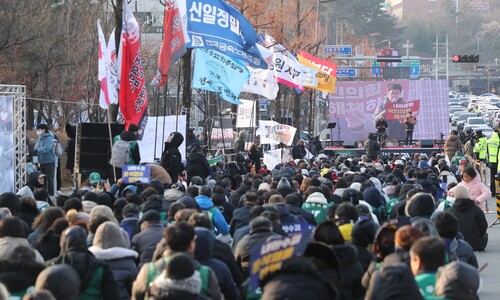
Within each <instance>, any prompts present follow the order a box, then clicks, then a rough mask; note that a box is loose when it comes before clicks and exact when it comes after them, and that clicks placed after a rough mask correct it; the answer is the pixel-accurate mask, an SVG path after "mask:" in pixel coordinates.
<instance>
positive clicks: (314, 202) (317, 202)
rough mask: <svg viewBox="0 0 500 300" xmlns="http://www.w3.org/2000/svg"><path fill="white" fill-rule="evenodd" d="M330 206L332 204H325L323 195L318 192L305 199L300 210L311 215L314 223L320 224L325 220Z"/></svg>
mask: <svg viewBox="0 0 500 300" xmlns="http://www.w3.org/2000/svg"><path fill="white" fill-rule="evenodd" d="M332 205H333V204H332V203H328V202H327V200H326V197H325V195H323V193H322V192H320V191H318V192H314V193H312V194H310V195H309V197H307V199H306V202H305V203H304V204H302V208H303V209H305V210H307V211H308V212H310V213H312V214H313V215H314V218H315V220H316V223H317V224H321V223H323V222H324V221H325V220H326V213H327V211H328V208H330V206H332Z"/></svg>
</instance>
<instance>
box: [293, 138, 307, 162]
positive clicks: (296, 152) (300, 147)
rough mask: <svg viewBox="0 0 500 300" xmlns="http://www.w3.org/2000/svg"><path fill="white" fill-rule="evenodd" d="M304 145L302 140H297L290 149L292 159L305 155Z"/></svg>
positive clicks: (301, 157)
mask: <svg viewBox="0 0 500 300" xmlns="http://www.w3.org/2000/svg"><path fill="white" fill-rule="evenodd" d="M306 154H307V152H306V147H305V145H304V140H299V141H298V142H297V145H295V146H294V147H293V149H292V158H293V159H303V158H304V157H305V156H306Z"/></svg>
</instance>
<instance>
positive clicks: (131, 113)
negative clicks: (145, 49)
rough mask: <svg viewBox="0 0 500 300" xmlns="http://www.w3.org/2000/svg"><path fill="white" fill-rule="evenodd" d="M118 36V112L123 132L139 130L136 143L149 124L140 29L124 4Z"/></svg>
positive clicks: (125, 2)
mask: <svg viewBox="0 0 500 300" xmlns="http://www.w3.org/2000/svg"><path fill="white" fill-rule="evenodd" d="M122 18H123V23H122V34H121V44H120V45H121V48H120V51H121V52H120V53H121V58H122V60H121V68H120V111H121V113H122V116H123V118H124V119H125V128H127V129H128V127H129V125H130V124H135V125H137V126H138V127H139V132H138V135H137V139H139V140H140V139H142V135H143V133H144V129H145V128H146V123H147V122H148V95H147V91H146V85H145V81H146V80H145V78H144V70H143V67H142V59H141V39H140V28H139V24H138V23H137V20H136V19H135V17H134V14H133V13H132V11H131V10H130V8H129V7H128V4H127V1H123V16H122Z"/></svg>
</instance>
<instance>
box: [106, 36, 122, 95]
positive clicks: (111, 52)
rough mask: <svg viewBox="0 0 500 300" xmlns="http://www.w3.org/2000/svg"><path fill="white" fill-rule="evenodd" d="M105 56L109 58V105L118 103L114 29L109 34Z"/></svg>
mask: <svg viewBox="0 0 500 300" xmlns="http://www.w3.org/2000/svg"><path fill="white" fill-rule="evenodd" d="M107 55H108V58H109V65H108V68H107V69H106V79H107V83H108V97H109V103H110V104H117V103H118V87H119V83H118V81H119V80H118V79H119V78H118V65H117V57H116V41H115V29H113V31H112V32H111V34H110V36H109V39H108V47H107Z"/></svg>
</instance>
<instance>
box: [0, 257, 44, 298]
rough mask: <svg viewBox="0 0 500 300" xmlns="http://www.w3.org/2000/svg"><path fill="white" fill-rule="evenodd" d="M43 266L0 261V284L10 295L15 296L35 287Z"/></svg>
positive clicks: (24, 262)
mask: <svg viewBox="0 0 500 300" xmlns="http://www.w3.org/2000/svg"><path fill="white" fill-rule="evenodd" d="M43 269H45V265H44V264H42V263H40V262H36V261H21V260H7V259H6V258H5V257H3V259H1V260H0V282H1V283H3V284H4V285H5V287H6V288H7V290H9V292H10V293H11V294H17V293H16V292H21V291H24V290H26V289H27V288H29V287H30V286H34V285H35V281H36V278H37V276H38V274H40V272H42V270H43Z"/></svg>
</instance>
